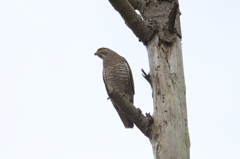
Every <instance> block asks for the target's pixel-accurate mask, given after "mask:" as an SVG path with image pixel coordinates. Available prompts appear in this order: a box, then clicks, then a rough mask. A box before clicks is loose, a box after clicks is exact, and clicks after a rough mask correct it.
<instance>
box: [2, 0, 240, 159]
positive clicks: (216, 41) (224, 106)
mask: <svg viewBox="0 0 240 159" xmlns="http://www.w3.org/2000/svg"><path fill="white" fill-rule="evenodd" d="M179 2H180V9H181V12H182V15H181V25H182V33H183V39H182V44H183V45H182V47H183V60H184V69H185V79H186V87H187V109H188V122H189V132H190V139H191V149H190V150H191V158H192V159H203V158H204V159H226V158H234V159H235V158H240V155H239V150H240V137H239V136H240V128H239V126H240V124H239V122H240V115H239V112H240V102H239V98H240V93H239V90H240V84H239V83H240V60H239V59H240V55H239V54H240V51H239V35H240V29H239V28H240V18H239V15H240V12H239V6H240V1H238V0H212V1H209V0H202V1H197V0H180V1H179ZM103 46H104V47H109V48H111V49H112V50H114V51H116V52H118V53H119V54H120V55H122V56H124V57H125V58H126V59H127V60H128V62H129V64H130V66H131V68H132V71H133V76H134V81H135V90H136V95H135V106H136V107H139V108H141V109H142V111H143V112H150V113H152V112H153V106H152V98H151V89H150V86H149V84H148V83H147V82H146V80H145V79H144V78H143V77H142V76H141V68H144V69H145V71H148V70H149V65H148V59H147V52H146V48H145V47H144V46H143V45H142V43H140V42H138V39H137V38H136V37H135V35H134V34H133V33H132V31H131V30H130V29H129V28H128V27H127V26H126V25H125V24H124V21H123V20H122V18H121V17H120V15H119V14H118V13H117V12H116V11H115V10H114V9H113V7H112V6H111V5H110V3H109V2H108V1H107V0H104V1H103V0H101V1H100V0H91V1H87V0H85V1H83V0H78V1H77V0H68V1H63V0H61V1H57V0H21V1H19V0H1V1H0V159H95V158H104V159H105V158H106V159H110V158H114V159H122V158H124V159H134V158H138V159H146V158H148V159H153V154H152V147H151V144H150V142H149V140H148V139H147V138H146V137H145V136H144V135H143V134H142V133H141V132H140V131H139V130H138V129H137V128H134V129H133V130H126V129H125V128H124V126H123V124H122V123H121V121H120V119H119V117H118V115H117V113H116V111H115V110H114V108H113V106H112V104H111V102H110V101H109V100H107V97H108V96H107V93H106V91H105V87H104V83H103V80H102V60H101V59H99V58H98V57H96V56H94V55H93V54H94V52H95V51H96V50H97V49H98V48H99V47H103Z"/></svg>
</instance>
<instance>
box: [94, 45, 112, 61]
mask: <svg viewBox="0 0 240 159" xmlns="http://www.w3.org/2000/svg"><path fill="white" fill-rule="evenodd" d="M111 52H112V50H110V49H108V48H104V47H102V48H99V49H98V50H97V51H96V52H95V54H94V55H97V56H98V57H100V58H101V59H104V58H105V57H106V56H107V55H108V54H110V53H111Z"/></svg>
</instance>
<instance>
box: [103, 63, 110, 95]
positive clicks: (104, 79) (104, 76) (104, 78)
mask: <svg viewBox="0 0 240 159" xmlns="http://www.w3.org/2000/svg"><path fill="white" fill-rule="evenodd" d="M105 71H106V69H105V68H104V67H103V82H104V84H105V88H106V90H107V93H108V94H109V90H108V87H107V81H106V75H105Z"/></svg>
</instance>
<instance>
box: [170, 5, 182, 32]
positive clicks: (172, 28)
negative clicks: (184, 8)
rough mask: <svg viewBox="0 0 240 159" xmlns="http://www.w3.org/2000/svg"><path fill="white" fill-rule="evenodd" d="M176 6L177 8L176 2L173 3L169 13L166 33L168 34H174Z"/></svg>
mask: <svg viewBox="0 0 240 159" xmlns="http://www.w3.org/2000/svg"><path fill="white" fill-rule="evenodd" d="M178 6H179V4H178V1H175V2H173V8H172V11H171V13H170V14H169V21H168V31H169V32H170V33H173V32H174V27H175V20H176V16H177V10H178Z"/></svg>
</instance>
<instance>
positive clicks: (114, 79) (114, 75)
mask: <svg viewBox="0 0 240 159" xmlns="http://www.w3.org/2000/svg"><path fill="white" fill-rule="evenodd" d="M105 80H106V82H107V84H110V85H111V87H112V88H113V89H114V90H117V91H119V92H126V91H127V92H128V91H129V88H130V81H129V70H128V69H127V67H126V64H125V63H124V62H121V63H117V64H113V65H111V66H108V67H106V68H105Z"/></svg>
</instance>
